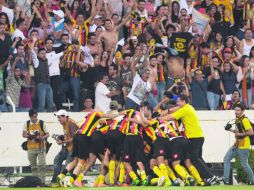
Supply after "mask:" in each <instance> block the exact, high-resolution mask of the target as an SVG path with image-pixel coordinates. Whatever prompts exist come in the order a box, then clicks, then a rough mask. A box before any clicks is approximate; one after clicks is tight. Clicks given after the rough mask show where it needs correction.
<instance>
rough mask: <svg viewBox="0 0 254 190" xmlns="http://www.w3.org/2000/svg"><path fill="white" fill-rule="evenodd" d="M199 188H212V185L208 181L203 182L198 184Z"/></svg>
mask: <svg viewBox="0 0 254 190" xmlns="http://www.w3.org/2000/svg"><path fill="white" fill-rule="evenodd" d="M197 186H201V187H204V186H211V184H210V183H209V182H207V181H201V182H199V183H197Z"/></svg>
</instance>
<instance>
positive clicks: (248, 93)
mask: <svg viewBox="0 0 254 190" xmlns="http://www.w3.org/2000/svg"><path fill="white" fill-rule="evenodd" d="M239 91H240V94H241V97H242V98H241V101H242V102H243V91H242V90H239ZM247 95H248V107H249V108H251V104H252V89H247Z"/></svg>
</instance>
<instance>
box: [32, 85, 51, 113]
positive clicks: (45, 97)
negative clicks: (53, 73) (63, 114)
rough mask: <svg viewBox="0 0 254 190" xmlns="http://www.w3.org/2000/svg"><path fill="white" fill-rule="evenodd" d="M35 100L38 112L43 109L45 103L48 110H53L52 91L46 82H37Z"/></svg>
mask: <svg viewBox="0 0 254 190" xmlns="http://www.w3.org/2000/svg"><path fill="white" fill-rule="evenodd" d="M36 88H37V101H38V112H44V111H45V105H47V110H48V112H53V107H54V102H53V92H52V88H51V87H50V85H49V84H47V83H39V84H37V87H36Z"/></svg>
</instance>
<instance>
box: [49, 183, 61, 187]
mask: <svg viewBox="0 0 254 190" xmlns="http://www.w3.org/2000/svg"><path fill="white" fill-rule="evenodd" d="M58 187H61V186H60V185H59V184H58V183H52V184H51V188H58Z"/></svg>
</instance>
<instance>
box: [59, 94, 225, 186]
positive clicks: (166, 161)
mask: <svg viewBox="0 0 254 190" xmlns="http://www.w3.org/2000/svg"><path fill="white" fill-rule="evenodd" d="M177 105H178V107H174V108H171V109H166V110H161V109H156V108H155V111H154V110H152V108H151V107H150V106H149V104H147V103H146V102H144V103H143V104H142V105H141V107H140V111H136V110H133V109H129V110H123V111H120V112H118V111H117V109H118V108H117V106H112V107H111V110H112V111H111V112H110V113H107V114H104V113H102V112H99V111H93V112H89V113H88V114H87V115H86V116H85V121H84V122H83V124H82V125H81V126H80V128H79V130H78V132H77V133H76V135H75V136H74V140H73V146H74V147H73V153H72V156H73V157H75V159H74V160H73V161H72V162H71V163H69V164H68V165H67V167H66V168H65V169H64V170H63V171H62V172H61V174H60V175H58V177H57V179H58V184H59V185H60V186H63V180H64V178H65V176H66V174H67V173H68V172H70V173H71V177H70V178H69V180H68V183H67V184H66V186H67V187H71V186H73V185H75V186H79V187H81V186H82V185H83V184H82V181H83V176H84V175H85V174H86V172H87V171H88V170H89V168H90V167H91V166H92V165H93V164H94V163H95V161H96V159H97V158H98V159H100V161H101V171H100V175H99V176H98V178H97V179H96V181H95V183H94V186H96V187H102V186H107V185H109V186H119V185H121V186H126V185H129V184H131V185H133V186H138V185H142V186H147V185H158V186H171V185H174V186H184V185H185V186H194V185H197V186H206V185H215V184H218V183H219V182H220V179H219V178H218V177H217V176H214V175H213V174H212V173H211V172H210V171H209V169H208V168H207V166H206V164H205V162H204V161H203V159H202V145H203V143H204V137H203V132H202V129H201V127H200V124H199V121H198V118H197V115H196V112H195V110H194V108H193V107H192V106H191V105H189V104H188V98H187V97H186V96H185V95H180V96H179V97H178V100H177ZM180 125H181V126H183V127H182V128H183V130H181V129H180V128H181V127H180ZM107 173H108V174H109V181H108V182H107V185H106V182H105V179H104V176H105V175H106V174H107Z"/></svg>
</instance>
